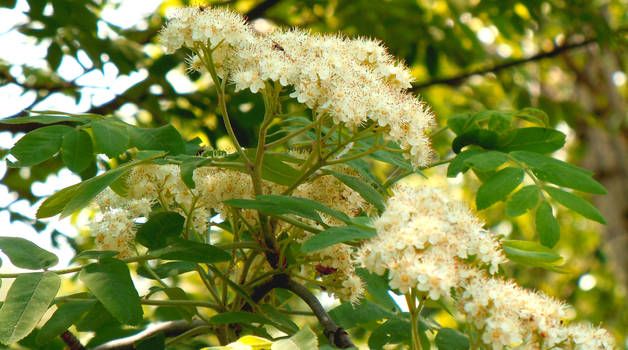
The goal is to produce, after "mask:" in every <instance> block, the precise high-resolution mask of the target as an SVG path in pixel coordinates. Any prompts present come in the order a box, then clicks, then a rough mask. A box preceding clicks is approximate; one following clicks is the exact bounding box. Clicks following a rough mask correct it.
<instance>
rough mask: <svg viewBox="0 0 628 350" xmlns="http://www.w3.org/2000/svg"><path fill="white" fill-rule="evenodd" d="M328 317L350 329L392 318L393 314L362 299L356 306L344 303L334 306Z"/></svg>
mask: <svg viewBox="0 0 628 350" xmlns="http://www.w3.org/2000/svg"><path fill="white" fill-rule="evenodd" d="M329 316H331V318H332V319H333V320H334V321H335V322H336V323H338V324H340V325H341V326H342V327H343V328H345V329H350V328H353V327H355V326H356V325H357V324H364V323H369V322H373V321H379V320H381V319H384V318H391V317H394V316H395V313H393V312H392V311H389V310H386V309H385V308H383V307H382V306H380V305H378V304H375V303H374V302H372V301H369V300H366V299H362V300H361V301H360V304H358V305H353V304H352V303H350V302H346V303H342V304H340V305H338V306H336V307H335V308H333V309H331V310H330V311H329Z"/></svg>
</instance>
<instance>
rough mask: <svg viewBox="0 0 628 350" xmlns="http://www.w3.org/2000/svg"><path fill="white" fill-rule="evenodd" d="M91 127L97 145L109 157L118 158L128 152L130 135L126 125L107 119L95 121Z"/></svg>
mask: <svg viewBox="0 0 628 350" xmlns="http://www.w3.org/2000/svg"><path fill="white" fill-rule="evenodd" d="M91 127H92V132H93V133H94V139H95V140H96V144H97V145H98V147H99V148H100V150H102V151H103V153H105V154H106V155H107V157H109V158H114V157H117V156H119V155H121V154H122V153H124V152H125V151H126V150H127V148H128V146H129V134H128V132H127V128H126V126H125V124H123V123H120V122H117V121H115V120H113V119H107V120H99V121H95V122H93V123H92V124H91Z"/></svg>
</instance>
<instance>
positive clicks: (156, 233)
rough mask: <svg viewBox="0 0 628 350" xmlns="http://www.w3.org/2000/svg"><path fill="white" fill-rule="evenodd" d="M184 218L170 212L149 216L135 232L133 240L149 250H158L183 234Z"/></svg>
mask: <svg viewBox="0 0 628 350" xmlns="http://www.w3.org/2000/svg"><path fill="white" fill-rule="evenodd" d="M184 224H185V218H184V217H183V216H181V214H178V213H175V212H172V211H162V212H158V213H155V214H153V215H151V216H150V218H149V219H148V221H146V222H145V223H144V224H142V225H141V226H140V227H139V229H138V230H137V234H136V235H135V240H136V241H137V242H138V243H139V244H141V245H143V246H145V247H146V248H149V249H159V248H163V247H165V246H167V245H168V243H169V242H170V241H171V240H172V239H173V238H176V237H179V236H180V235H181V232H183V225H184Z"/></svg>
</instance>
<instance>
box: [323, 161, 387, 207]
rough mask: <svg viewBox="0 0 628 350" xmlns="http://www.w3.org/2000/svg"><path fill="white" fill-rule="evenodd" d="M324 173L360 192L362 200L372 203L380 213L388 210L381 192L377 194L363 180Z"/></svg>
mask: <svg viewBox="0 0 628 350" xmlns="http://www.w3.org/2000/svg"><path fill="white" fill-rule="evenodd" d="M324 172H325V173H328V174H331V175H333V176H334V177H335V178H337V179H338V180H340V181H341V182H342V183H344V184H345V185H347V186H348V187H349V188H351V189H353V190H354V191H356V192H358V193H359V194H360V195H361V196H362V198H364V199H365V200H366V201H367V202H369V203H371V204H372V205H373V206H374V207H375V208H377V210H379V212H380V213H381V212H383V211H384V209H385V208H386V201H385V200H384V197H383V196H382V195H381V194H380V193H379V192H377V190H375V189H374V188H373V187H372V186H371V185H369V184H367V183H366V182H364V181H362V179H360V178H358V177H355V176H351V175H347V174H342V173H338V172H335V171H332V170H324Z"/></svg>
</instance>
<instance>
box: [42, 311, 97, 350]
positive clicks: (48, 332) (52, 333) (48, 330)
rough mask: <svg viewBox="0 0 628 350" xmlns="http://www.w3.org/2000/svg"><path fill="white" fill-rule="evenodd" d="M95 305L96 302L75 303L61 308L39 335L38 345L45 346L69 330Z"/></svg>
mask: <svg viewBox="0 0 628 350" xmlns="http://www.w3.org/2000/svg"><path fill="white" fill-rule="evenodd" d="M95 304H96V302H95V301H73V302H68V303H65V304H63V305H61V306H59V308H58V309H57V310H56V311H55V313H54V314H52V317H50V319H49V320H48V322H46V324H44V326H43V327H42V328H41V330H40V331H39V333H37V343H38V344H41V345H43V344H45V343H46V342H48V341H50V340H52V339H53V338H55V337H57V336H59V335H60V334H61V333H63V332H65V331H66V330H68V328H70V326H72V325H73V324H74V323H76V322H78V320H80V319H81V317H82V316H83V315H84V314H85V313H87V311H89V310H90V309H91V308H92V307H94V305H95Z"/></svg>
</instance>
